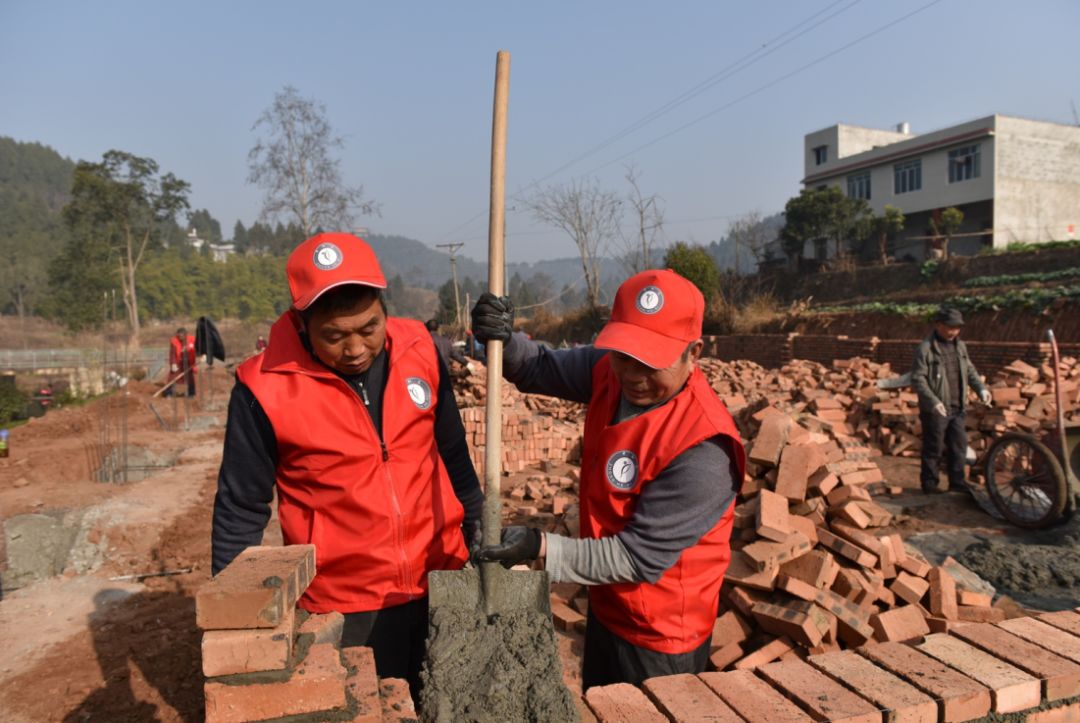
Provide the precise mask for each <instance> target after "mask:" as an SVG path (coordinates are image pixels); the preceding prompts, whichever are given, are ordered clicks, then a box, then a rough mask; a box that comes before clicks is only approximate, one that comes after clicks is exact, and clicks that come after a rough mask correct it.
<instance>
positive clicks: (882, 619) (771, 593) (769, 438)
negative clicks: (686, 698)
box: [710, 386, 1018, 671]
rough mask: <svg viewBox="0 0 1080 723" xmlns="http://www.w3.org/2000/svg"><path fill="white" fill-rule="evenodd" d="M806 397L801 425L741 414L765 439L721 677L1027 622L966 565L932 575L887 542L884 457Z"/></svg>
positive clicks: (729, 585) (725, 630)
mask: <svg viewBox="0 0 1080 723" xmlns="http://www.w3.org/2000/svg"><path fill="white" fill-rule="evenodd" d="M799 395H800V397H802V398H804V400H805V399H808V400H809V401H801V402H799V406H800V407H801V412H802V413H801V414H799V415H797V416H796V415H793V414H792V413H790V412H786V411H781V410H780V409H778V408H777V407H776V406H771V405H769V406H763V404H764V402H759V403H758V404H757V405H755V406H748V407H747V408H745V409H744V410H743V413H742V414H741V415H740V418H741V419H742V420H743V422H744V423H745V424H747V425H756V426H757V431H756V432H755V433H754V434H752V435H749V436H751V437H752V438H753V441H752V442H750V443H749V445H748V459H749V463H748V470H747V472H748V475H747V479H746V481H745V482H744V484H743V489H742V491H741V493H740V496H739V500H738V504H737V505H736V507H735V511H734V515H735V519H734V528H735V530H734V532H733V535H732V559H731V563H730V566H729V568H728V571H727V574H726V577H725V584H724V588H723V589H722V592H721V601H722V611H721V612H722V614H721V615H720V616H719V618H718V619H717V621H716V625H715V629H714V635H713V646H712V651H711V656H710V661H711V665H712V667H713V668H715V669H716V670H720V671H722V670H726V669H729V668H734V669H738V670H742V669H749V668H755V667H758V666H760V665H763V664H765V663H770V662H774V661H786V660H792V659H796V658H801V657H805V656H806V655H822V654H826V653H834V652H838V651H840V650H842V649H850V648H855V647H858V646H861V645H864V644H866V643H868V642H878V643H889V642H902V641H906V640H911V639H914V638H918V637H920V636H922V635H926V634H929V633H931V632H946V631H950V630H952V629H953V628H954V627H955V626H957V625H958V624H960V623H962V622H999V621H1001V620H1004V619H1005V617H1006V616H1007V614H1009V613H1013V614H1015V613H1016V611H1017V610H1018V608H1017V606H1015V605H1012V606H1011V607H1008V608H1007V607H1006V606H1007V604H1008V602H1009V601H1008V600H1007V599H1002V600H1001V601H999V604H998V606H997V607H995V606H994V600H993V592H994V590H993V588H991V587H989V586H988V585H987V584H986V583H985V582H984V581H982V580H981V579H980V578H978V576H976V575H974V574H973V573H971V572H970V571H968V570H966V568H963V567H962V566H961V565H960V564H959V563H957V562H956V561H955V560H952V559H951V558H950V559H947V560H946V561H945V563H944V564H942V565H940V566H936V567H935V566H932V565H931V564H929V563H928V562H927V560H926V559H925V558H924V557H923V556H922V555H921V554H919V552H918V551H916V550H915V549H914V548H912V547H910V546H908V545H906V544H905V543H904V542H903V540H902V539H901V537H900V536H899V535H898V534H884V533H883V531H882V530H881V528H884V527H887V526H888V525H889V524H890V522H891V521H892V515H891V514H890V513H889V512H888V511H887V510H886V509H885V508H883V507H882V506H881V505H879V504H877V503H876V502H874V499H873V495H872V493H880V492H890V491H895V490H893V489H891V488H889V487H888V486H887V485H886V484H885V482H884V480H883V478H882V474H881V470H880V469H879V468H878V466H877V464H876V463H875V462H874V461H873V459H872V457H873V456H874V455H875V454H880V452H876V451H875V450H872V449H870V448H869V447H867V446H865V445H864V444H862V443H861V442H860V441H859V440H858V439H857V438H855V437H852V436H850V435H851V433H852V432H853V431H854V430H853V429H852V427H851V425H850V424H849V423H847V422H845V421H843V420H842V418H841V415H842V414H843V405H844V402H843V401H841V400H839V399H838V398H837V397H838V396H839V395H837V394H833V393H829V392H823V390H820V389H811V388H809V387H808V386H802V387H801V391H800V392H799ZM776 401H779V400H776ZM789 405H790V402H789ZM789 408H790V406H789ZM833 412H837V414H836V415H835V416H833V414H832V413H833ZM1007 609H1008V611H1009V612H1007Z"/></svg>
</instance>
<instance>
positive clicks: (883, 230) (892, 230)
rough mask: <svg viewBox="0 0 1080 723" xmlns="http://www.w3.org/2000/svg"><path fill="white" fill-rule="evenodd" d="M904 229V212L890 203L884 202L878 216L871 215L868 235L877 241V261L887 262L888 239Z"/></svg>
mask: <svg viewBox="0 0 1080 723" xmlns="http://www.w3.org/2000/svg"><path fill="white" fill-rule="evenodd" d="M903 230H904V213H903V211H901V210H900V209H899V208H897V207H896V206H893V205H892V204H888V203H887V204H885V208H884V209H883V210H882V213H881V215H880V216H873V217H872V218H871V220H870V235H871V236H873V238H874V239H876V241H877V252H878V261H880V262H881V263H883V264H884V263H887V262H888V260H889V251H890V250H891V249H890V243H889V242H890V241H891V240H893V238H894V237H895V235H896V234H897V233H899V232H901V231H903Z"/></svg>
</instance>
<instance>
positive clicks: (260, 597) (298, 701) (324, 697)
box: [195, 545, 415, 723]
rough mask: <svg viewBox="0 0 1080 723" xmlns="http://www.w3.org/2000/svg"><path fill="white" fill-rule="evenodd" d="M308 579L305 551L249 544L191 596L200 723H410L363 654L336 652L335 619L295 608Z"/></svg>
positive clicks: (400, 688) (408, 704) (390, 684)
mask: <svg viewBox="0 0 1080 723" xmlns="http://www.w3.org/2000/svg"><path fill="white" fill-rule="evenodd" d="M314 576H315V547H314V546H313V545H290V546H287V547H249V548H248V549H247V550H245V551H244V552H243V553H241V554H240V555H239V556H237V558H236V559H235V560H234V561H233V562H232V563H231V564H230V565H229V566H228V567H226V568H225V569H224V570H222V571H221V572H220V573H219V574H218V575H217V577H215V578H214V579H213V580H212V581H210V582H209V583H207V584H206V585H204V586H203V587H202V588H200V589H199V591H198V592H197V593H196V597H195V617H196V623H197V624H198V626H199V628H200V629H201V630H203V641H202V667H203V675H205V676H206V683H205V686H204V692H205V696H206V720H207V723H241V722H242V721H264V720H276V719H278V718H282V717H285V716H297V715H316V716H317V717H315V718H311V719H312V720H335V721H353V722H354V723H360V722H363V723H376V722H377V721H386V720H411V719H413V718H415V710H414V708H413V703H412V698H411V697H410V695H409V687H408V684H407V683H405V681H403V680H398V679H385V680H382V681H380V680H379V679H378V677H377V676H376V674H375V659H374V657H373V655H372V652H371V649H370V648H359V647H352V648H344V649H343V648H342V647H341V633H342V627H343V624H344V617H343V616H342V615H341V614H340V613H329V614H327V615H307V613H304V612H302V611H298V610H297V609H296V601H297V599H298V598H299V597H300V595H302V594H303V592H304V590H306V589H307V586H308V585H309V584H310V583H311V580H312V578H313V577H314ZM318 714H322V716H319V715H318Z"/></svg>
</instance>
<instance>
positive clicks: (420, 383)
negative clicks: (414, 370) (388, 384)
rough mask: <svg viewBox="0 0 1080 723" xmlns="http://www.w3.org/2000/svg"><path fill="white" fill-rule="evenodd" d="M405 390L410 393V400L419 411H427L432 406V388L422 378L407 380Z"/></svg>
mask: <svg viewBox="0 0 1080 723" xmlns="http://www.w3.org/2000/svg"><path fill="white" fill-rule="evenodd" d="M405 389H406V390H407V391H408V392H409V399H411V400H412V403H413V404H415V405H416V408H417V409H427V408H428V407H430V406H431V387H430V386H428V383H427V382H426V381H424V380H423V379H421V378H420V377H409V378H408V379H406V380H405Z"/></svg>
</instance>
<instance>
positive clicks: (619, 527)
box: [473, 270, 745, 689]
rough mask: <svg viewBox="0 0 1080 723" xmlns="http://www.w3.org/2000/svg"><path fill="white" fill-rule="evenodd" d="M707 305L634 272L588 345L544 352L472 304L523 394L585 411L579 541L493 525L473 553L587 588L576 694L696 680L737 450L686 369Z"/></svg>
mask: <svg viewBox="0 0 1080 723" xmlns="http://www.w3.org/2000/svg"><path fill="white" fill-rule="evenodd" d="M704 309H705V300H704V299H703V298H702V295H701V292H700V291H698V289H697V287H696V286H694V285H693V284H692V283H691V282H690V281H688V280H686V279H685V278H683V277H681V276H679V275H678V274H676V273H675V272H674V271H670V270H668V271H656V270H654V271H645V272H642V273H640V274H637V275H635V276H632V277H631V278H629V279H627V280H626V281H625V282H624V283H623V284H622V286H620V287H619V291H618V293H617V294H616V296H615V304H614V307H613V309H612V313H611V320H610V321H609V322H608V323H607V325H606V326H605V327H604V328H603V330H602V331H601V332H600V334H599V335H598V336H597V337H596V342H595V343H594V344H593V345H592V346H583V347H579V348H575V349H566V350H552V349H547V348H544V347H543V346H541V345H539V344H536V343H534V342H531V341H528V340H527V339H526V338H525V337H524V335H522V334H512V333H511V323H512V321H513V308H512V307H511V305H510V303H509V299H507V298H505V297H504V298H501V299H500V298H497V297H495V296H493V295H491V294H484V295H482V296H481V297H480V300H479V301H478V302H477V304H476V307H475V308H474V309H473V329H474V331H475V332H476V335H477V338H479V339H483V340H485V341H486V340H488V339H501V340H504V341H506V343H507V344H506V349H505V352H504V359H503V364H504V367H503V373H504V376H505V377H506V378H507V379H508V380H510V381H512V382H514V383H515V384H516V385H517V387H518V389H520V390H521V391H523V392H535V393H539V394H548V395H552V396H557V397H561V398H563V399H569V400H572V401H577V402H586V403H588V405H589V408H588V413H587V415H586V417H585V438H584V445H583V447H582V465H581V486H580V495H581V534H580V538H581V539H572V538H568V537H564V536H560V535H555V534H551V533H546V534H545V533H542V532H540V531H539V530H534V529H531V528H527V527H508V528H506V529H505V530H503V534H502V541H501V544H499V545H497V546H493V547H485V548H482V549H481V550H480V551H479V553H478V558H479V559H481V560H486V561H499V562H502V563H503V564H505V565H512V564H516V563H519V562H524V561H528V560H532V559H536V558H544V559H545V567H546V569H547V571H548V573H549V574H550V576H551V579H552V581H553V582H576V583H579V584H583V585H589V586H590V587H589V614H588V622H587V627H586V633H585V653H584V660H583V663H582V685H583V687H584V688H586V689H587V688H589V687H592V686H594V685H608V684H611V683H633V684H635V685H637V684H640V683H641V682H642V681H644V680H646V679H647V678H651V677H654V676H658V675H672V674H675V673H699V672H701V671H703V670H705V664H706V662H707V661H708V655H709V643H710V640H711V634H712V627H713V623H714V621H715V620H716V615H717V608H718V606H719V594H720V584H721V583H722V582H723V578H724V572H725V570H726V569H727V565H728V561H729V560H730V558H731V549H730V547H729V544H728V543H729V538H730V536H731V525H732V517H733V502H734V499H735V495H736V493H737V492H738V490H739V486H740V484H741V483H742V479H743V471H744V467H745V460H744V454H743V445H742V441H741V440H740V438H739V433H738V430H737V429H736V428H735V423H734V421H733V420H732V418H731V415H730V414H729V413H728V411H727V408H726V407H725V406H724V404H723V402H721V401H720V399H719V398H718V397H717V396H716V393H715V392H713V390H712V388H711V387H710V386H709V383H708V381H707V380H706V379H705V375H704V374H703V373H702V372H701V369H700V368H699V367H698V365H697V360H698V358H699V357H700V355H701V350H702V346H703V345H702V341H701V324H702V316H703V314H704Z"/></svg>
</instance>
